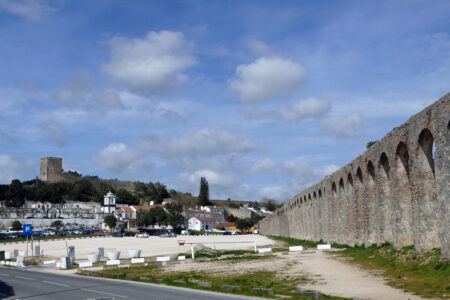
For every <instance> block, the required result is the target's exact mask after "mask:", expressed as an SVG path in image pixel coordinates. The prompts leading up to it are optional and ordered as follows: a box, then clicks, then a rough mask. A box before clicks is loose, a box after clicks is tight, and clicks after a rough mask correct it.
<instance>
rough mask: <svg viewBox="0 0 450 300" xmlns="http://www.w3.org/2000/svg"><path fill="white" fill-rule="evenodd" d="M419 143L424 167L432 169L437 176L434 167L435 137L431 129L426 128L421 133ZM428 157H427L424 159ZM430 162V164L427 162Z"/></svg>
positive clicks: (421, 161)
mask: <svg viewBox="0 0 450 300" xmlns="http://www.w3.org/2000/svg"><path fill="white" fill-rule="evenodd" d="M419 145H420V150H421V151H420V154H421V156H422V157H421V158H422V159H420V160H419V161H420V163H421V164H422V167H423V168H425V169H431V171H432V172H433V177H434V176H435V169H434V152H433V149H434V137H433V135H432V134H431V132H430V130H428V129H427V128H425V129H424V130H422V132H421V133H420V135H419ZM423 158H426V159H423ZM427 162H428V164H427Z"/></svg>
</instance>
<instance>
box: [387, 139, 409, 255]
mask: <svg viewBox="0 0 450 300" xmlns="http://www.w3.org/2000/svg"><path fill="white" fill-rule="evenodd" d="M409 170H410V167H409V152H408V147H407V146H406V144H405V143H404V142H400V143H399V144H398V145H397V148H396V150H395V160H394V167H393V176H394V178H393V179H394V182H395V184H394V185H393V187H394V188H393V194H392V197H393V211H394V232H395V233H396V234H395V237H394V238H395V239H394V246H395V247H396V248H401V247H404V246H407V245H411V244H413V243H414V235H413V234H412V232H413V230H412V229H413V225H412V222H413V218H412V209H411V189H410V184H411V183H410V178H409V173H410V171H409Z"/></svg>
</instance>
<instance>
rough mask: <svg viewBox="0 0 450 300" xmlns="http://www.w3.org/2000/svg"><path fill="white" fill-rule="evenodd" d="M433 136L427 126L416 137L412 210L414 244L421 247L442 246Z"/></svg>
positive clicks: (429, 248)
mask: <svg viewBox="0 0 450 300" xmlns="http://www.w3.org/2000/svg"><path fill="white" fill-rule="evenodd" d="M433 148H434V137H433V134H432V133H431V131H430V130H429V129H428V128H424V129H423V130H422V131H421V132H420V134H419V136H418V139H417V146H416V152H415V160H414V161H413V164H412V166H411V169H412V172H411V180H412V181H413V191H414V192H413V193H412V195H411V196H412V197H413V211H414V218H413V219H414V221H415V227H416V230H415V237H414V238H415V241H416V242H415V245H416V250H418V251H427V250H431V249H433V248H436V247H440V239H439V235H438V218H439V213H438V210H439V205H438V203H437V201H436V200H437V194H436V180H435V168H434V167H435V166H434V157H433V156H434V155H433Z"/></svg>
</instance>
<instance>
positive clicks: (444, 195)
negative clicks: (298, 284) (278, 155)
mask: <svg viewBox="0 0 450 300" xmlns="http://www.w3.org/2000/svg"><path fill="white" fill-rule="evenodd" d="M449 120H450V93H449V94H447V95H446V96H444V97H442V98H441V99H439V100H438V101H437V102H435V103H434V104H432V105H430V106H428V107H427V108H425V109H424V110H423V111H421V112H420V113H418V114H416V115H414V116H412V117H411V118H410V119H409V120H408V121H407V122H406V123H404V124H403V125H401V126H400V127H396V128H394V130H392V131H391V132H390V133H388V134H387V135H386V136H385V137H384V138H383V139H382V140H380V141H379V142H377V143H376V144H374V145H373V146H371V147H370V148H369V149H368V150H367V151H366V152H364V153H363V154H362V155H360V156H358V157H357V158H356V159H354V160H353V161H352V162H351V163H349V164H348V165H346V166H344V167H342V168H341V169H339V170H337V171H336V172H334V173H333V174H331V175H329V176H326V177H325V178H324V179H323V180H322V181H321V182H319V183H317V184H316V185H314V186H311V187H309V188H307V189H305V190H304V191H302V192H301V193H299V194H297V195H295V196H294V197H292V198H291V199H289V200H288V201H287V202H286V204H285V205H284V206H283V207H282V208H280V209H278V210H277V211H275V213H274V215H273V216H271V217H267V218H265V219H263V220H262V221H260V223H259V229H260V232H261V233H262V234H267V235H277V236H285V237H294V238H299V239H305V240H313V241H319V240H323V241H326V242H336V243H342V244H348V245H358V244H365V245H370V244H382V243H385V242H389V243H392V244H393V245H394V246H395V247H396V248H400V247H403V246H406V245H414V246H415V249H416V250H417V251H419V252H423V251H427V250H430V249H432V248H435V247H441V252H442V256H443V257H444V258H447V259H448V258H450V249H449V248H450V245H449V244H450V235H449V225H450V220H449V213H448V212H449V207H450V205H449V202H450V192H449V185H450V175H449V173H450V151H449V150H450V149H449V141H450V129H449V128H450V121H449Z"/></svg>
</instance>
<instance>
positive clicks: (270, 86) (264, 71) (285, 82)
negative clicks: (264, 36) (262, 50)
mask: <svg viewBox="0 0 450 300" xmlns="http://www.w3.org/2000/svg"><path fill="white" fill-rule="evenodd" d="M305 75H306V70H305V68H304V67H303V66H302V65H300V64H299V63H296V62H294V61H291V60H288V59H284V58H281V57H262V58H259V59H257V60H256V61H255V62H253V63H251V64H249V65H239V66H237V68H236V78H233V79H232V80H231V81H230V89H231V90H232V91H235V92H237V93H239V95H240V97H241V99H242V100H243V101H249V102H251V101H261V100H266V99H271V98H276V97H281V96H288V95H290V94H292V93H293V92H295V91H296V90H298V89H299V87H300V85H301V83H302V81H303V78H304V77H305Z"/></svg>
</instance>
